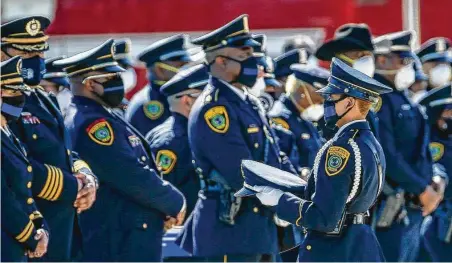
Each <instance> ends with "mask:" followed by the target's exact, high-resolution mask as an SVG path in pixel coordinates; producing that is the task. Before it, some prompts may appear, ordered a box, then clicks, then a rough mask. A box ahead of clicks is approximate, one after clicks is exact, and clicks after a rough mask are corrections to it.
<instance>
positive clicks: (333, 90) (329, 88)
mask: <svg viewBox="0 0 452 263" xmlns="http://www.w3.org/2000/svg"><path fill="white" fill-rule="evenodd" d="M316 92H317V93H321V94H343V93H344V91H343V90H342V89H340V88H338V87H336V86H334V85H332V84H331V83H328V85H326V86H325V87H323V88H321V89H319V90H316Z"/></svg>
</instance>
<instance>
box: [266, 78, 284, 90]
mask: <svg viewBox="0 0 452 263" xmlns="http://www.w3.org/2000/svg"><path fill="white" fill-rule="evenodd" d="M264 82H265V86H272V87H277V88H281V83H280V82H279V81H277V80H276V79H275V78H264Z"/></svg>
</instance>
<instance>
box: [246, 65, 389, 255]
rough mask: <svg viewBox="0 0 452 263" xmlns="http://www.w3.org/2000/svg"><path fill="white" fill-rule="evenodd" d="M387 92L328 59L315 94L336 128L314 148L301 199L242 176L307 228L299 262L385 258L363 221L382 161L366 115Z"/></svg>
mask: <svg viewBox="0 0 452 263" xmlns="http://www.w3.org/2000/svg"><path fill="white" fill-rule="evenodd" d="M390 91H391V88H389V87H387V86H385V85H383V84H381V83H379V82H378V81H375V80H374V79H372V78H370V77H369V76H367V75H365V74H363V73H361V72H359V71H357V70H355V69H353V68H352V67H350V66H348V65H347V64H345V63H344V62H342V61H341V60H339V59H337V58H333V61H332V66H331V77H330V78H329V84H328V85H327V86H326V87H325V88H322V89H320V90H319V91H318V92H319V93H322V94H323V95H324V96H325V103H324V107H325V116H326V121H327V122H328V123H335V124H336V125H337V126H339V127H340V128H339V130H338V132H337V133H336V134H335V136H334V137H333V138H332V139H331V140H329V141H328V142H327V143H326V144H324V145H323V146H322V148H321V149H320V150H319V152H318V154H317V156H316V158H315V162H314V167H313V170H312V173H311V175H310V176H309V179H308V182H307V186H306V190H305V193H304V197H303V198H300V197H297V196H296V195H293V194H291V193H286V192H285V190H280V189H277V188H274V186H271V185H266V184H261V185H259V184H258V183H251V182H249V181H248V180H247V179H245V183H246V184H245V185H244V186H245V188H248V189H251V190H253V191H254V192H257V194H256V197H257V198H258V199H259V200H260V202H261V203H262V204H263V205H266V206H270V207H274V208H273V209H275V210H276V215H277V216H278V217H279V218H281V219H282V220H286V221H288V222H290V223H292V224H294V225H295V226H297V227H300V228H301V227H304V228H306V229H307V235H306V237H305V239H304V240H303V242H302V243H301V245H300V248H299V256H298V261H300V262H312V261H323V262H327V261H342V262H348V261H379V262H381V261H384V256H383V254H382V251H381V248H380V246H379V244H378V241H377V239H376V237H375V234H374V232H373V231H372V229H371V227H370V226H369V225H367V221H368V213H369V209H370V208H371V207H372V205H373V204H374V203H375V201H376V200H377V196H378V194H379V192H380V190H381V188H382V185H383V180H384V172H385V168H386V163H385V156H384V154H383V150H382V148H381V146H380V144H379V143H378V141H377V140H376V138H375V136H374V135H373V133H372V132H371V131H370V127H369V124H368V123H367V121H366V114H367V112H368V111H369V110H370V107H371V104H372V103H373V102H374V101H375V100H377V99H378V96H379V95H380V94H383V93H387V92H390ZM339 116H343V117H342V118H339ZM274 174H276V173H274ZM275 177H276V178H278V177H277V175H276V176H275ZM289 185H290V184H289Z"/></svg>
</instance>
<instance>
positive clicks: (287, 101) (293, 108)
mask: <svg viewBox="0 0 452 263" xmlns="http://www.w3.org/2000/svg"><path fill="white" fill-rule="evenodd" d="M281 102H282V103H283V104H284V106H286V108H287V109H288V110H289V111H290V112H292V113H298V114H299V113H300V112H299V110H298V109H297V107H296V106H295V105H294V104H293V102H292V100H291V99H290V98H289V96H288V95H283V96H282V97H281Z"/></svg>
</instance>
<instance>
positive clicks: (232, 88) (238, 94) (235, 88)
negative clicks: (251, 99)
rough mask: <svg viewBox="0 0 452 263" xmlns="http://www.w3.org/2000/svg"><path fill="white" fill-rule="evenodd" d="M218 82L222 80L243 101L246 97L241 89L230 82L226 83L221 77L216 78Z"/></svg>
mask: <svg viewBox="0 0 452 263" xmlns="http://www.w3.org/2000/svg"><path fill="white" fill-rule="evenodd" d="M218 80H219V81H220V82H222V83H223V84H224V85H225V86H226V87H228V88H229V89H231V90H232V91H233V92H234V93H235V94H236V95H237V96H238V97H239V98H240V99H242V100H243V101H244V100H245V99H246V95H245V92H244V91H243V90H240V89H238V88H237V87H234V86H232V85H231V84H229V83H227V82H226V81H224V80H222V79H218Z"/></svg>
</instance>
